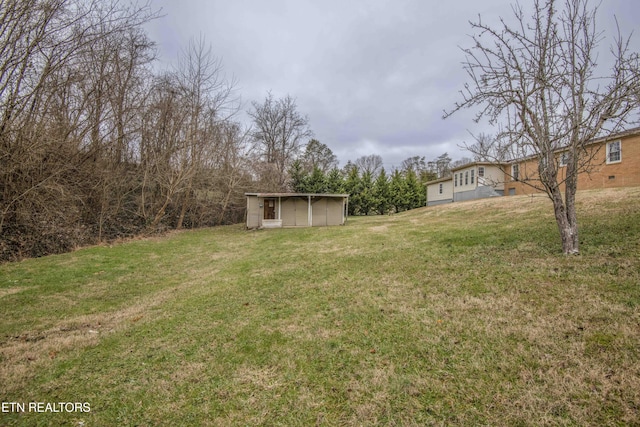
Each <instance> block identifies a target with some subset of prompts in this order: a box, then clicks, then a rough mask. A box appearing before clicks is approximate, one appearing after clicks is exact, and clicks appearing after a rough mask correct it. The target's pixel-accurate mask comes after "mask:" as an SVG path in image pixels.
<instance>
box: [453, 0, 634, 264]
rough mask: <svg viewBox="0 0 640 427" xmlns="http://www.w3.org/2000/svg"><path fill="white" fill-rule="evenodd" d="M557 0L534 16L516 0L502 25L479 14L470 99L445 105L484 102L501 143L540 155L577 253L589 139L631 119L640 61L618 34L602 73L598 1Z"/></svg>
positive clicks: (565, 238)
mask: <svg viewBox="0 0 640 427" xmlns="http://www.w3.org/2000/svg"><path fill="white" fill-rule="evenodd" d="M558 3H560V1H556V0H548V1H541V0H536V1H535V2H534V6H533V13H532V16H531V18H530V19H528V18H527V17H526V16H525V11H524V9H523V8H522V7H521V6H520V5H518V4H516V5H515V6H513V7H512V9H513V12H514V16H515V23H516V24H515V26H511V25H509V24H508V23H507V22H506V21H505V20H501V25H500V26H499V27H498V28H493V27H491V26H489V25H487V24H485V23H483V22H482V21H481V20H480V19H479V20H478V21H477V22H472V23H471V26H472V28H473V29H474V30H476V32H477V33H476V35H474V36H472V38H473V46H472V47H471V48H468V49H464V52H465V54H466V61H465V62H464V68H465V70H466V71H467V74H468V76H469V78H470V80H471V82H470V83H469V84H467V85H465V88H464V90H463V91H462V92H461V94H462V99H463V100H462V102H460V103H457V104H456V105H455V108H454V109H453V110H452V111H449V112H445V118H446V117H448V116H450V115H451V114H453V113H455V112H457V111H459V110H461V109H464V108H472V107H480V111H479V113H478V114H477V116H476V121H479V120H480V119H482V118H487V119H488V120H489V122H490V123H491V124H493V125H498V126H499V132H498V134H497V136H496V139H495V140H496V142H497V143H499V144H502V146H503V147H505V146H508V147H511V148H513V150H512V151H514V153H515V154H516V155H518V157H524V156H535V157H537V159H538V164H539V165H540V166H539V171H538V175H539V182H541V184H542V190H544V191H545V192H546V194H547V195H548V196H549V198H550V199H551V201H552V202H553V207H554V213H555V218H556V222H557V225H558V229H559V232H560V237H561V240H562V250H563V252H564V253H565V254H576V253H578V252H579V240H578V224H577V217H576V207H575V195H576V190H577V176H578V173H580V172H582V171H584V170H586V169H587V168H588V167H589V166H590V164H591V161H592V155H590V154H588V153H589V152H590V151H589V150H588V149H587V148H588V147H587V144H588V143H589V141H590V140H592V139H594V138H595V137H598V136H606V135H608V134H610V133H612V132H616V131H619V130H621V129H622V128H624V127H625V126H626V125H628V124H629V121H630V120H631V119H632V112H633V111H634V110H635V109H637V107H638V101H639V100H638V87H639V86H640V73H639V72H638V70H639V68H640V67H639V59H638V53H637V52H631V51H630V50H629V38H623V37H622V36H620V34H618V35H617V38H616V40H615V44H614V46H613V47H612V48H611V53H612V62H611V65H610V72H609V74H608V75H600V74H599V72H600V70H601V69H600V68H599V67H598V64H596V59H597V56H598V55H597V47H598V45H599V43H600V42H601V40H602V33H601V32H599V31H598V30H597V28H596V27H597V26H596V13H597V8H595V7H594V8H590V7H589V4H588V0H565V1H563V2H562V3H561V4H558ZM469 148H471V147H469ZM558 150H564V151H565V152H566V153H567V156H566V160H567V165H566V177H565V178H564V181H563V180H562V179H561V178H560V176H559V173H558V170H559V168H558V164H557V161H556V153H557V151H558ZM476 154H482V153H476ZM488 160H491V159H488ZM562 184H564V190H565V191H564V198H563V194H562V191H561V185H562Z"/></svg>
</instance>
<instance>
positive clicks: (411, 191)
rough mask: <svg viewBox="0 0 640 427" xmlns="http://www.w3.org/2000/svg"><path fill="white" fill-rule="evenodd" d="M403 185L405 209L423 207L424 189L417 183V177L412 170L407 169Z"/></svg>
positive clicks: (424, 199)
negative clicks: (405, 192) (405, 198)
mask: <svg viewBox="0 0 640 427" xmlns="http://www.w3.org/2000/svg"><path fill="white" fill-rule="evenodd" d="M405 184H406V189H407V205H406V206H407V209H415V208H419V207H422V206H424V205H425V201H426V198H427V195H426V189H425V188H424V186H423V185H422V184H421V183H420V182H419V181H418V177H417V176H416V173H415V172H414V171H413V170H412V169H409V170H408V171H407V172H406V174H405Z"/></svg>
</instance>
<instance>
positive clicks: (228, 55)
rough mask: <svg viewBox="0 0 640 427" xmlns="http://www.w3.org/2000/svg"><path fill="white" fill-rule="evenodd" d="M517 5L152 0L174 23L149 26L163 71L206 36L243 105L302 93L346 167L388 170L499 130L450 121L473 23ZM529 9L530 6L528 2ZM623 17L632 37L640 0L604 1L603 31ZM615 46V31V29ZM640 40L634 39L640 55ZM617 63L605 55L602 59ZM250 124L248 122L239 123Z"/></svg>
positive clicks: (165, 20)
mask: <svg viewBox="0 0 640 427" xmlns="http://www.w3.org/2000/svg"><path fill="white" fill-rule="evenodd" d="M511 3H512V1H511V0H479V1H478V0H448V1H447V0H438V1H434V0H388V1H387V0H317V1H312V0H233V1H232V0H151V5H152V7H153V8H154V9H160V8H161V9H162V14H163V15H165V16H164V17H162V18H160V19H158V20H155V21H153V22H152V23H150V24H149V25H148V26H147V28H148V31H149V35H150V37H151V38H152V39H153V40H154V41H155V42H156V43H157V47H158V53H159V56H160V58H159V59H160V62H159V66H160V67H170V66H171V64H175V62H176V59H177V57H178V54H179V52H180V50H181V49H184V48H185V47H186V46H187V44H188V42H189V40H190V39H197V38H198V37H201V36H202V37H204V39H205V41H206V42H207V43H208V44H210V45H211V47H212V51H213V53H214V55H216V56H217V57H218V58H220V59H221V61H222V65H223V67H224V72H225V73H226V75H227V77H228V78H235V79H236V81H237V85H236V90H237V94H238V95H239V96H241V99H242V102H243V103H244V107H243V110H244V111H246V110H249V109H250V108H251V102H252V101H257V102H262V101H263V100H264V98H265V96H266V95H267V91H271V92H272V93H273V95H274V96H275V97H284V96H286V95H291V96H292V97H293V98H295V99H296V102H297V106H298V111H299V112H300V113H302V114H304V115H306V116H308V118H309V123H310V127H311V129H312V130H313V132H314V134H315V138H316V139H318V140H319V141H321V142H323V143H325V144H327V145H328V146H329V148H331V149H332V150H333V152H334V153H335V154H336V155H337V156H338V159H339V161H340V164H341V165H344V164H345V163H346V162H347V160H352V161H353V160H355V159H357V158H358V157H361V156H364V155H370V154H378V155H380V156H382V158H383V160H384V165H385V168H387V169H388V170H390V169H391V168H392V167H394V166H395V167H398V166H400V163H401V162H402V160H404V159H406V158H407V157H411V156H425V157H426V159H427V160H431V159H434V158H436V157H437V156H439V155H440V154H442V153H444V152H448V153H449V155H450V156H451V157H452V158H453V159H454V160H457V159H460V158H462V157H464V156H467V157H470V156H469V154H468V153H467V152H465V151H464V150H462V149H461V148H459V146H460V145H461V144H462V142H463V141H467V142H469V141H471V140H472V138H471V136H470V134H469V132H473V133H478V132H482V131H485V132H489V133H490V132H491V128H489V127H487V125H486V124H475V123H474V122H473V121H472V120H471V118H472V116H473V114H472V113H473V112H471V111H465V112H462V113H458V115H454V116H453V117H451V118H449V119H447V120H443V119H442V112H443V109H450V108H451V107H452V106H453V104H454V102H455V101H457V100H460V98H459V94H458V91H459V90H460V89H461V88H462V87H463V85H464V83H465V82H466V81H467V78H466V74H465V72H464V70H463V69H462V66H461V62H462V61H463V60H464V55H463V53H462V52H461V50H460V48H459V47H460V46H463V47H468V46H469V43H470V38H469V36H468V34H470V33H471V28H470V26H469V21H470V20H475V19H477V17H478V14H480V15H481V16H482V19H483V21H488V22H495V21H496V20H497V19H498V17H500V16H503V17H505V18H506V17H510V16H512V12H511V6H510V5H511ZM528 3H529V2H528V1H527V0H523V1H522V4H524V5H526V4H528ZM614 15H616V16H617V18H618V20H619V22H620V26H621V28H622V31H623V33H629V32H630V31H632V30H633V29H634V25H637V22H639V21H640V2H639V1H637V0H602V4H601V6H600V13H599V18H600V21H599V22H600V28H601V29H603V30H608V29H610V28H612V27H613V25H614V19H613V18H614ZM606 36H607V38H606V39H605V41H604V44H606V45H607V46H608V44H609V42H610V41H611V40H612V33H611V32H610V31H609V32H607V34H606ZM639 39H640V34H636V35H635V36H634V46H635V50H636V51H638V50H640V49H638V46H640V43H639V42H640V40H639ZM605 59H608V57H607V56H603V57H602V58H601V59H600V62H604V61H605ZM239 119H240V120H241V121H244V120H247V119H246V115H245V114H242V115H240V116H239Z"/></svg>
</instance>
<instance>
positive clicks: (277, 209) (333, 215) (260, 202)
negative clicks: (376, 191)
mask: <svg viewBox="0 0 640 427" xmlns="http://www.w3.org/2000/svg"><path fill="white" fill-rule="evenodd" d="M245 196H246V197H247V228H281V227H323V226H329V225H344V224H345V223H346V222H347V211H348V206H349V195H348V194H308V193H245Z"/></svg>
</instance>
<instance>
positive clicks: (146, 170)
mask: <svg viewBox="0 0 640 427" xmlns="http://www.w3.org/2000/svg"><path fill="white" fill-rule="evenodd" d="M158 17H159V15H158V13H157V11H154V10H153V9H152V8H151V7H150V5H149V4H143V5H137V4H129V2H120V1H119V0H107V1H105V0H21V1H15V0H9V1H3V2H0V22H2V29H1V31H0V261H7V260H14V259H20V258H24V257H33V256H42V255H46V254H51V253H59V252H65V251H69V250H72V249H74V248H76V247H78V246H81V245H87V244H94V243H96V242H101V241H110V240H114V239H119V238H126V237H131V236H135V235H139V234H148V233H156V232H159V231H160V232H162V231H164V230H169V229H181V228H194V227H203V226H215V225H220V224H232V223H239V222H242V221H243V220H244V215H245V204H246V201H245V197H244V193H245V192H250V191H304V192H340V193H342V192H344V193H349V194H351V203H350V214H373V213H386V212H389V211H390V210H393V211H402V210H406V209H411V208H412V207H416V206H422V205H424V187H423V184H424V182H425V181H426V180H427V179H428V178H429V177H430V176H437V175H440V174H441V173H442V171H439V170H437V168H438V167H440V168H442V166H443V159H441V161H440V164H439V166H436V163H438V162H437V161H434V162H428V163H425V162H424V158H418V157H416V158H413V159H407V161H406V164H404V162H403V165H402V166H401V167H400V168H399V169H398V170H397V171H393V172H392V173H391V174H390V175H388V174H387V171H384V170H383V169H381V164H382V160H381V159H380V158H379V156H375V155H372V156H365V157H363V158H361V159H357V160H356V161H355V162H354V163H351V162H348V163H347V165H346V166H345V167H344V168H342V169H337V165H338V160H337V158H336V157H335V155H334V154H333V153H332V152H331V150H330V149H329V148H328V147H327V146H326V145H324V144H322V143H320V142H319V141H317V140H315V139H313V132H312V131H311V129H310V127H309V120H308V118H307V117H306V116H304V115H303V114H301V113H299V112H298V110H297V106H296V103H295V100H294V99H293V98H292V97H290V96H285V97H283V98H277V97H274V96H273V95H272V94H271V93H268V94H267V95H266V97H265V99H264V100H263V101H262V102H252V103H251V106H250V108H249V111H248V112H247V113H248V115H249V117H250V118H251V120H252V123H251V125H245V124H243V123H241V122H240V121H239V120H238V119H237V113H238V112H239V111H240V109H241V108H242V105H241V104H240V102H239V97H238V96H237V94H236V90H235V82H234V81H233V80H229V79H227V78H226V77H225V73H224V69H223V66H222V63H221V61H220V60H219V58H217V57H216V56H215V55H214V54H213V53H212V51H211V48H210V47H209V46H208V44H207V43H206V42H205V41H204V40H203V39H196V40H192V41H191V42H189V44H188V46H186V47H185V48H184V49H183V50H182V51H181V53H180V56H179V58H177V62H176V64H175V65H174V66H172V67H171V68H170V69H167V70H160V71H158V70H157V67H156V66H155V61H156V51H155V44H154V42H153V40H151V39H150V38H149V36H148V34H147V33H146V32H145V30H144V28H143V25H144V24H145V23H147V22H149V21H150V20H153V19H157V18H158ZM441 157H442V156H441ZM444 157H445V159H444V160H446V157H447V156H444ZM449 161H450V159H449ZM445 163H446V162H445ZM429 173H431V174H432V175H429Z"/></svg>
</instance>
